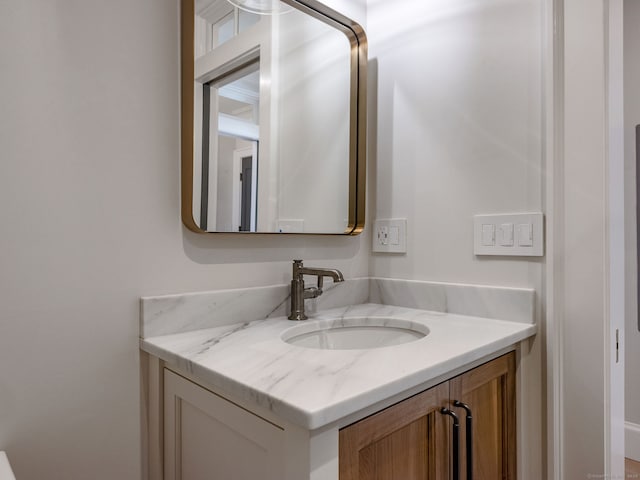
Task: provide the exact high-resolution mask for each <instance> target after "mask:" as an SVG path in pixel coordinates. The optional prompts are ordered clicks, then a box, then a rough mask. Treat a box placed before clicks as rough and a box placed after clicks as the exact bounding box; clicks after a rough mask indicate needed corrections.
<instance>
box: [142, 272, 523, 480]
mask: <svg viewBox="0 0 640 480" xmlns="http://www.w3.org/2000/svg"><path fill="white" fill-rule="evenodd" d="M345 283H349V282H345ZM373 283H375V281H374V280H372V279H360V280H359V281H357V282H352V284H351V286H350V287H349V288H347V290H350V291H351V294H350V295H348V296H350V297H352V298H351V300H353V304H351V305H346V306H338V307H336V306H335V305H331V302H333V303H342V302H344V301H346V299H345V298H338V297H337V296H334V297H333V299H332V298H331V295H327V297H328V298H327V299H326V300H325V301H326V302H327V303H326V306H327V307H333V308H326V309H324V308H318V309H317V310H316V311H315V312H312V313H311V315H310V320H307V321H305V322H291V321H290V320H287V319H286V317H285V316H284V315H281V313H284V312H283V311H282V308H283V307H281V306H279V304H276V308H275V310H274V309H273V304H274V303H275V302H276V301H277V300H276V298H275V297H276V296H277V295H279V294H281V293H283V292H285V291H286V287H284V286H282V288H281V287H270V288H272V290H271V291H270V292H267V291H266V290H265V289H249V290H247V291H236V292H235V293H234V292H231V291H227V292H218V297H216V298H217V300H212V298H213V297H210V298H208V301H205V299H204V297H202V298H201V297H197V296H195V297H192V298H191V299H187V300H185V299H184V298H182V299H180V300H176V299H175V298H174V300H175V301H176V302H177V303H175V305H173V306H172V307H171V306H170V303H171V302H170V301H169V300H166V299H162V298H161V297H158V298H159V299H160V300H158V299H146V301H147V304H146V306H145V300H143V315H142V317H143V327H142V337H143V338H142V339H141V348H142V350H143V352H144V353H143V360H144V361H143V366H144V369H143V371H144V373H145V399H146V406H147V412H146V413H147V415H146V419H147V422H148V425H147V427H148V445H147V447H148V448H147V450H148V452H147V453H148V465H149V467H148V468H149V470H148V476H149V478H152V479H160V478H163V479H166V480H168V479H185V480H186V479H199V478H211V474H212V473H213V474H214V475H215V478H224V479H238V480H244V479H255V478H261V479H262V478H264V479H273V480H302V479H313V480H337V479H340V480H354V479H366V478H402V479H406V480H410V479H412V478H435V479H448V478H456V477H455V476H454V474H455V473H458V474H459V478H468V477H467V475H466V472H467V461H468V459H469V458H470V454H471V457H472V458H473V460H472V465H473V469H474V471H475V472H476V475H475V476H474V478H510V479H514V478H516V462H517V461H516V456H517V451H516V436H517V425H516V424H517V421H516V418H517V417H516V404H517V395H518V393H517V388H516V387H517V382H516V378H517V374H518V373H517V372H518V365H519V362H520V359H521V355H522V352H523V351H526V350H527V348H526V347H525V348H523V346H525V345H526V344H527V342H528V341H529V340H527V339H529V338H530V337H531V336H533V335H534V334H535V330H536V327H535V324H533V323H531V322H525V321H522V320H523V319H524V317H526V316H527V315H528V314H531V313H532V305H533V301H532V300H533V293H532V292H531V291H525V290H522V291H516V290H515V289H512V291H510V292H507V293H510V294H516V295H520V299H518V300H515V301H513V298H512V297H510V298H512V300H511V301H510V302H506V303H507V304H508V305H507V306H506V307H505V308H506V310H503V311H502V313H503V314H505V313H507V310H508V311H512V312H515V311H516V310H518V308H519V307H514V305H520V306H523V307H524V310H527V311H528V313H522V315H520V314H516V313H514V314H513V317H514V320H515V321H507V320H497V319H491V318H483V317H479V316H472V315H461V314H458V313H452V312H451V310H456V309H458V307H459V308H467V307H468V305H469V303H470V301H471V300H469V298H467V299H466V300H465V302H461V303H460V305H459V306H458V307H457V306H456V304H455V296H456V295H455V294H451V292H449V296H448V299H449V301H448V304H447V306H448V309H449V310H450V311H449V312H442V311H433V310H426V309H424V308H407V307H399V306H395V305H384V304H380V303H359V302H358V300H365V301H367V300H368V301H372V300H373V301H381V300H382V298H381V297H386V298H387V299H388V298H389V297H390V295H389V292H391V291H392V290H393V289H394V288H395V287H394V285H393V284H391V283H389V284H388V285H386V287H385V288H379V291H378V293H375V292H374V290H375V288H374V287H372V284H373ZM383 283H384V282H383ZM405 283H406V284H410V283H413V284H422V285H412V286H410V287H408V288H407V287H406V285H405V288H403V289H402V290H401V291H403V292H405V295H410V296H411V297H413V298H414V299H416V298H421V299H423V301H424V299H427V300H426V301H430V302H432V305H429V306H434V304H433V302H435V303H437V302H438V301H439V300H438V299H437V298H438V295H440V294H442V295H444V296H445V297H447V289H450V288H452V287H455V286H447V287H442V288H441V287H438V288H435V289H434V288H433V285H434V284H431V286H428V285H427V286H426V287H425V285H426V282H405ZM414 287H415V288H418V289H420V288H422V289H424V288H426V290H428V291H429V292H430V293H428V294H427V295H415V293H416V291H412V288H414ZM376 288H377V287H376ZM461 288H471V287H468V286H465V287H461ZM278 289H279V290H278ZM338 290H339V289H338V288H336V289H335V291H338ZM383 290H384V294H383V293H380V292H382V291H383ZM454 290H455V289H454ZM276 291H277V292H279V293H276ZM399 291H400V290H399ZM436 291H438V292H439V293H434V292H436ZM487 291H488V290H487ZM211 295H214V292H212V293H211ZM391 296H393V295H391ZM490 296H492V298H493V299H494V300H495V299H496V298H498V297H499V296H500V294H499V295H498V296H497V297H496V295H495V292H493V293H490ZM258 297H260V298H263V299H264V298H266V297H272V299H271V300H272V301H271V302H267V303H266V304H265V308H267V307H269V304H271V309H272V310H273V311H274V313H273V314H271V315H269V314H267V315H265V316H262V315H263V314H262V313H260V312H253V313H252V314H251V315H250V314H249V313H248V312H246V311H245V312H244V314H243V315H245V316H247V321H244V322H242V321H240V322H237V321H234V320H237V318H236V315H239V314H237V313H229V312H231V311H233V312H235V310H234V309H233V307H231V306H230V304H232V303H234V302H233V301H232V300H230V299H231V298H242V299H243V301H242V302H240V301H238V302H235V305H236V306H239V305H244V308H245V309H246V308H254V307H255V305H256V304H255V303H253V302H247V300H248V299H249V298H258ZM507 297H508V295H507V296H506V297H505V298H507ZM470 298H471V297H470ZM395 299H396V300H398V296H397V295H396V296H395ZM445 299H446V298H445ZM154 302H155V304H154ZM158 302H159V303H158ZM162 302H165V304H163V303H162ZM207 302H208V305H209V308H208V310H207V308H205V305H206V304H207ZM281 303H282V302H281ZM285 303H286V296H285ZM397 303H399V302H397ZM405 303H407V302H405ZM408 303H410V302H408ZM445 303H447V302H445ZM463 303H464V305H466V306H465V307H463ZM471 303H473V301H471ZM498 303H499V302H498ZM249 304H251V305H253V306H254V307H249V306H247V305H249ZM480 304H482V305H485V306H486V298H483V301H482V302H478V305H480ZM177 305H180V306H181V307H182V309H181V308H180V307H178V306H177ZM185 305H191V307H185ZM320 307H323V306H322V305H321V306H320ZM412 307H415V305H412ZM180 310H182V314H183V315H184V314H185V313H186V315H187V316H191V318H192V319H193V322H191V324H189V323H188V322H187V323H183V325H182V326H181V327H180V328H179V331H174V332H169V331H166V330H164V331H163V329H166V328H167V326H166V323H165V321H167V320H169V319H170V318H177V317H179V316H180V313H176V312H179V311H180ZM197 312H199V313H197ZM204 312H208V315H204ZM256 315H257V316H258V318H259V319H253V317H255V316H256ZM207 316H208V318H218V321H222V322H228V323H227V324H223V325H220V324H219V325H217V326H210V327H208V328H196V329H193V328H192V327H194V326H196V327H202V326H203V325H201V324H199V322H202V321H204V318H205V317H207ZM500 316H502V317H504V316H505V315H500ZM220 319H225V320H220ZM368 321H370V322H372V324H374V325H383V328H388V327H391V328H396V327H399V326H400V328H406V329H408V330H415V331H417V332H420V336H419V338H416V339H413V340H412V341H408V342H406V343H402V344H399V345H389V346H382V347H380V348H370V347H369V348H354V349H339V350H335V349H331V348H326V347H323V348H319V347H318V345H315V346H302V345H301V344H300V343H298V342H297V340H296V339H297V338H300V337H301V335H308V334H309V333H311V335H312V336H313V335H315V333H314V332H317V331H318V330H319V329H322V328H334V329H335V328H339V327H344V326H347V327H349V326H351V327H353V326H354V325H356V326H358V328H359V327H360V326H362V325H364V324H366V322H368ZM303 330H304V331H303ZM425 332H426V335H424V333H425ZM156 333H159V334H158V335H155V334H156ZM357 336H358V335H356V337H357ZM385 341H387V340H383V342H385ZM456 401H458V402H461V404H464V405H461V404H456ZM456 405H458V406H456ZM443 408H444V409H446V410H443ZM467 409H469V410H470V413H471V417H472V420H471V422H472V425H468V424H467ZM454 416H456V417H457V420H456V419H454ZM456 423H457V424H458V425H459V426H458V427H454V424H456ZM467 426H470V427H471V429H472V432H473V439H468V437H467V435H468V434H467ZM454 430H457V431H458V434H459V438H457V439H455V438H454ZM455 440H457V441H455ZM468 440H471V441H470V442H468ZM467 444H470V445H473V446H472V448H471V450H469V449H468V448H467ZM480 446H481V448H479V447H480ZM456 457H457V461H454V460H455V459H456ZM456 469H457V470H458V472H455V471H454V470H456ZM389 472H393V476H391V473H389Z"/></svg>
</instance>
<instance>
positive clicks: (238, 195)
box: [232, 142, 258, 232]
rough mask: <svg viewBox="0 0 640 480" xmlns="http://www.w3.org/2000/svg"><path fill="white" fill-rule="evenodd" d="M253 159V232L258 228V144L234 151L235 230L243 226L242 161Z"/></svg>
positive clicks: (251, 226)
mask: <svg viewBox="0 0 640 480" xmlns="http://www.w3.org/2000/svg"><path fill="white" fill-rule="evenodd" d="M247 157H251V170H252V172H253V174H252V175H251V221H250V230H249V231H251V232H255V231H256V227H257V197H258V175H257V173H258V142H255V143H253V144H252V145H251V146H249V147H243V148H238V149H236V150H234V151H233V179H234V180H233V205H232V212H233V229H234V231H240V226H241V225H242V180H241V173H242V161H243V159H244V158H247Z"/></svg>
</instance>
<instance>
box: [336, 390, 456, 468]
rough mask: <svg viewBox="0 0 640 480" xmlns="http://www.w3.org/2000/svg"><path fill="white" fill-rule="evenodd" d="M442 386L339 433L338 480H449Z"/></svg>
mask: <svg viewBox="0 0 640 480" xmlns="http://www.w3.org/2000/svg"><path fill="white" fill-rule="evenodd" d="M448 398H449V384H448V383H443V384H441V385H438V386H436V387H434V388H431V389H429V390H427V391H425V392H422V393H420V394H418V395H415V396H413V397H411V398H408V399H407V400H404V401H402V402H400V403H398V404H396V405H393V406H391V407H389V408H387V409H385V410H382V411H381V412H378V413H376V414H374V415H372V416H370V417H367V418H365V419H363V420H361V421H359V422H357V423H354V424H353V425H350V426H348V427H345V428H343V429H342V430H340V437H339V452H340V453H339V455H340V457H339V458H340V460H339V462H340V480H448V478H449V459H448V456H449V434H448V424H449V418H448V417H445V416H444V415H442V414H441V413H440V409H441V408H442V407H443V406H444V405H447V404H448Z"/></svg>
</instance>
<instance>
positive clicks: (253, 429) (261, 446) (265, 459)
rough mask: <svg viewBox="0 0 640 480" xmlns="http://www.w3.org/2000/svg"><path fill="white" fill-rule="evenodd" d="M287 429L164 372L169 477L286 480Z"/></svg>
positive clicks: (166, 472) (166, 477) (166, 474)
mask: <svg viewBox="0 0 640 480" xmlns="http://www.w3.org/2000/svg"><path fill="white" fill-rule="evenodd" d="M283 463H284V432H283V430H282V429H281V428H280V427H278V426H276V425H273V424H272V423H270V422H267V421H266V420H264V419H263V418H260V417H258V416H257V415H254V414H252V413H250V412H248V411H247V410H244V409H242V408H240V407H239V406H237V405H235V404H233V403H231V402H229V401H227V400H225V399H224V398H222V397H219V396H218V395H216V394H214V393H212V392H210V391H208V390H206V389H204V388H202V387H200V386H199V385H196V384H195V383H193V382H191V381H189V380H187V379H185V378H183V377H181V376H179V375H177V374H175V373H173V372H171V371H169V370H165V371H164V480H212V479H220V480H256V479H260V480H282V478H284V475H283Z"/></svg>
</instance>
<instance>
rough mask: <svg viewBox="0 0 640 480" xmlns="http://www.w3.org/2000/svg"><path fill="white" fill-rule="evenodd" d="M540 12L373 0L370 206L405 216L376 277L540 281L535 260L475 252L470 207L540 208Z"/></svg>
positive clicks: (509, 4) (455, 2)
mask: <svg viewBox="0 0 640 480" xmlns="http://www.w3.org/2000/svg"><path fill="white" fill-rule="evenodd" d="M541 32H542V8H541V5H540V2H538V1H535V0H509V1H503V0H501V1H498V0H490V1H486V0H484V1H479V0H472V1H470V0H429V1H418V0H415V1H412V0H403V1H401V2H388V1H384V0H373V1H370V2H369V9H368V31H367V33H368V35H369V41H370V46H371V49H370V57H372V58H375V59H376V60H377V69H378V93H377V100H378V105H377V129H376V130H377V142H376V141H375V139H372V141H373V142H375V143H374V145H375V149H376V151H375V152H374V155H373V156H372V157H370V160H371V164H370V168H371V171H372V177H371V178H375V179H376V180H375V181H374V182H372V188H371V190H370V193H371V201H372V208H371V210H370V211H371V212H372V214H373V212H375V214H376V215H377V217H379V218H389V217H406V218H407V219H408V231H409V232H408V238H407V249H408V252H407V255H406V256H389V255H384V254H374V255H373V259H372V262H371V270H372V274H373V275H378V276H383V277H399V278H411V279H424V280H438V281H449V282H468V283H479V284H493V285H510V286H520V287H522V286H526V287H531V286H533V287H538V286H539V285H540V278H541V265H542V262H541V261H540V260H531V259H513V258H503V259H497V258H492V259H487V258H476V257H474V255H473V218H472V217H473V215H474V214H481V213H513V212H527V211H540V210H541V208H542V183H541V182H542V181H541V168H542V154H541V148H542V140H541V126H542V123H541V122H542V120H541V86H542V78H541V75H542V74H541V48H542V39H541Z"/></svg>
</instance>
